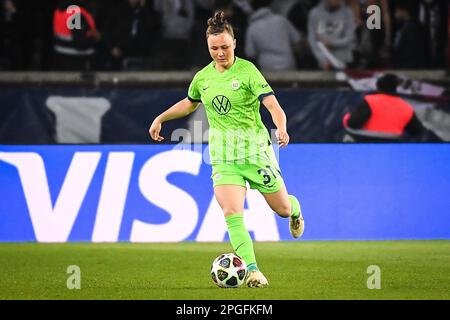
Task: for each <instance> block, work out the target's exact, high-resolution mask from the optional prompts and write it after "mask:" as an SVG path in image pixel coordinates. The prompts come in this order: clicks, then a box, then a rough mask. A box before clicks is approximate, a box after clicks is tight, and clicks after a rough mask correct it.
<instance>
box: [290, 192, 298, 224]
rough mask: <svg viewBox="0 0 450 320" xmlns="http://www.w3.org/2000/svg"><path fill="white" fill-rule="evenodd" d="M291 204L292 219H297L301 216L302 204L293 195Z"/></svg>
mask: <svg viewBox="0 0 450 320" xmlns="http://www.w3.org/2000/svg"><path fill="white" fill-rule="evenodd" d="M289 202H290V203H291V207H292V212H291V217H292V218H294V219H296V218H298V216H299V215H300V203H299V202H298V200H297V198H296V197H295V196H293V195H289Z"/></svg>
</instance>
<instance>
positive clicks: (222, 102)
mask: <svg viewBox="0 0 450 320" xmlns="http://www.w3.org/2000/svg"><path fill="white" fill-rule="evenodd" d="M212 105H213V107H214V109H215V110H216V111H217V113H218V114H221V115H225V114H227V113H228V112H229V111H230V109H231V102H230V100H228V98H227V97H225V96H222V95H219V96H215V97H214V99H213V101H212Z"/></svg>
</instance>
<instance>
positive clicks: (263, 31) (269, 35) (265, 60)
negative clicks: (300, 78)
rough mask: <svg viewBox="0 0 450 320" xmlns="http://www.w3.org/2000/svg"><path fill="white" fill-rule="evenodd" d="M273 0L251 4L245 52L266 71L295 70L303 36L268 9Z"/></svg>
mask: <svg viewBox="0 0 450 320" xmlns="http://www.w3.org/2000/svg"><path fill="white" fill-rule="evenodd" d="M271 2H272V1H271V0H255V1H253V2H252V6H253V9H254V12H253V13H252V15H251V16H250V18H249V26H248V29H247V34H246V42H245V53H246V55H247V57H249V58H252V59H255V60H256V63H257V65H258V67H259V68H260V69H261V70H263V71H285V70H295V69H296V68H297V66H296V60H295V53H294V51H295V48H297V49H299V48H300V40H301V36H300V33H299V32H298V31H297V30H296V29H295V28H294V26H293V25H292V24H291V23H290V22H289V20H288V19H286V18H285V17H283V16H281V15H278V14H275V13H273V12H272V10H271V9H270V8H269V6H270V3H271Z"/></svg>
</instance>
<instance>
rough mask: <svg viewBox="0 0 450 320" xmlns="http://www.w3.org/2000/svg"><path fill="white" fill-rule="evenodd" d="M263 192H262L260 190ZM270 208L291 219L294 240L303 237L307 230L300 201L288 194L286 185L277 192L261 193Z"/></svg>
mask: <svg viewBox="0 0 450 320" xmlns="http://www.w3.org/2000/svg"><path fill="white" fill-rule="evenodd" d="M260 192H261V190H260ZM261 194H262V195H263V197H264V198H265V199H266V201H267V204H268V205H269V207H270V208H271V209H272V210H273V211H275V212H276V213H277V214H278V215H279V216H281V217H283V218H288V217H289V220H290V221H289V231H290V232H291V234H292V236H293V237H294V238H298V237H301V236H302V235H303V231H304V230H305V222H304V220H303V216H302V210H301V207H300V203H299V201H298V199H297V198H296V197H295V196H293V195H290V194H288V193H287V190H286V187H285V185H284V183H282V184H281V185H280V188H279V190H278V191H276V192H272V193H264V192H261Z"/></svg>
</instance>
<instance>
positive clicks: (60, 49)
mask: <svg viewBox="0 0 450 320" xmlns="http://www.w3.org/2000/svg"><path fill="white" fill-rule="evenodd" d="M72 5H76V6H78V7H79V10H80V11H79V13H75V12H74V11H70V10H69V11H68V10H67V8H68V7H69V6H72ZM78 18H79V20H78ZM69 19H71V20H70V21H71V22H72V23H73V24H72V25H71V27H70V28H69V27H68V25H70V22H69ZM78 21H79V22H80V23H79V25H77V22H78ZM68 22H69V23H68ZM53 38H54V45H53V51H54V60H53V63H54V68H55V69H56V70H70V71H87V70H90V69H91V62H92V58H93V57H94V55H95V45H96V43H97V42H98V41H99V40H100V33H99V32H98V31H97V27H96V24H95V20H94V17H93V15H92V14H91V13H90V12H89V11H88V9H87V7H86V6H85V3H84V1H74V0H63V1H60V2H59V4H58V6H57V8H56V10H55V11H54V15H53Z"/></svg>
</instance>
